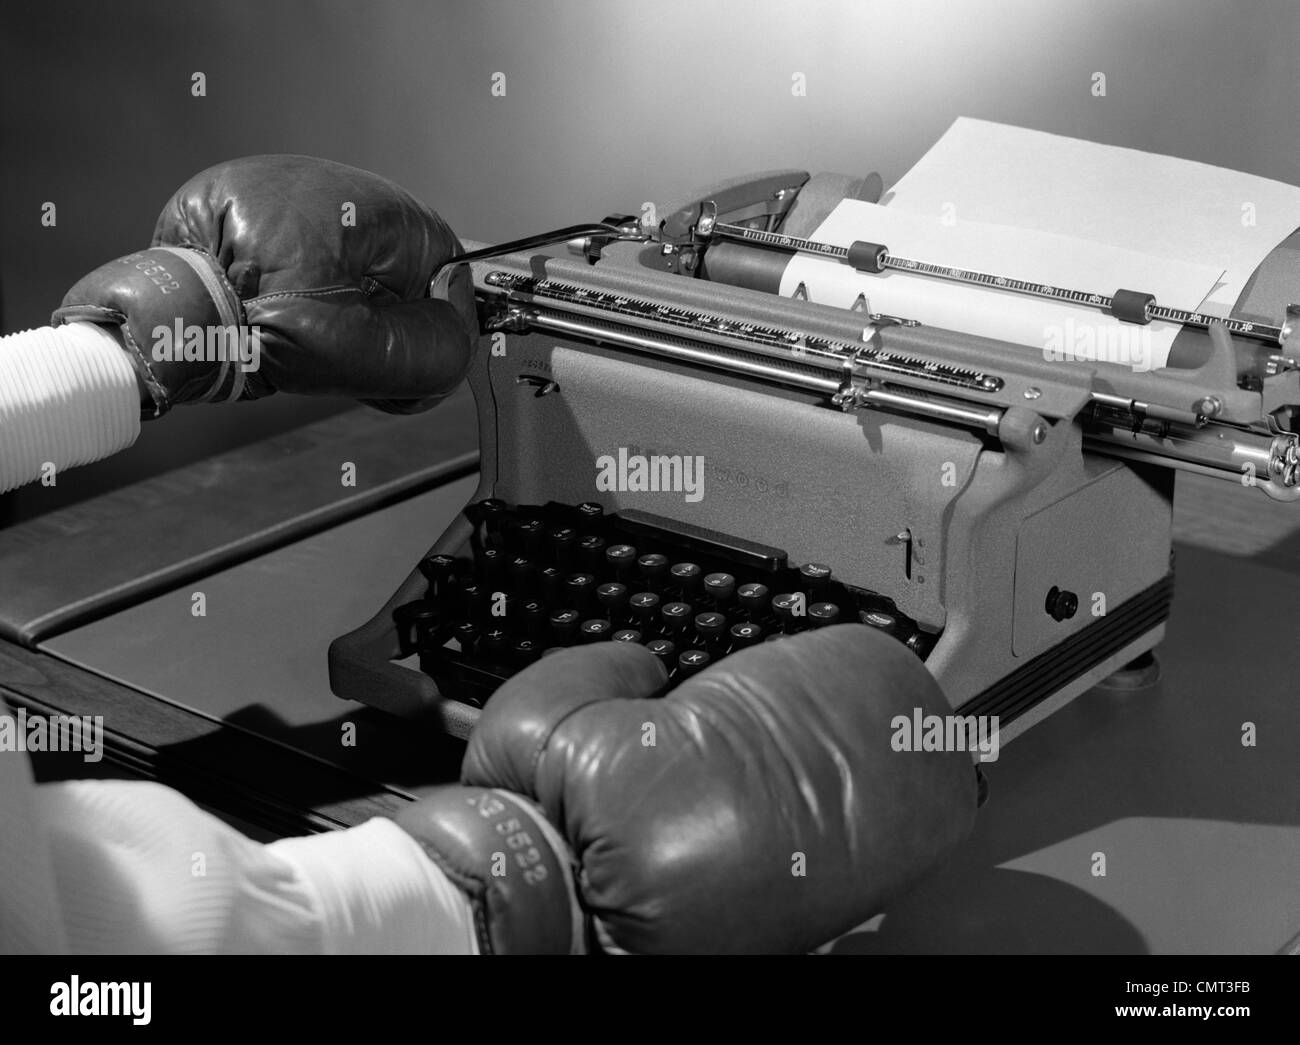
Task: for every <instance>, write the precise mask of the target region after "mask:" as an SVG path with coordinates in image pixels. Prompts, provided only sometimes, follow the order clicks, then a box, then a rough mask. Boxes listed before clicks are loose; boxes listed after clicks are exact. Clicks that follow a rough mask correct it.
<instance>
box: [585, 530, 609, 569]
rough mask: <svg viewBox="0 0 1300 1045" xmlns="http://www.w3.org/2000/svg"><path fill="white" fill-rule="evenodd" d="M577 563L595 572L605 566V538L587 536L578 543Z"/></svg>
mask: <svg viewBox="0 0 1300 1045" xmlns="http://www.w3.org/2000/svg"><path fill="white" fill-rule="evenodd" d="M578 563H579V565H581V566H582V568H583V569H584V570H590V571H591V572H593V573H594V572H595V571H596V570H599V569H601V568H602V567H604V565H605V538H604V537H597V536H595V535H588V536H586V537H584V538H582V540H580V541H579V542H578Z"/></svg>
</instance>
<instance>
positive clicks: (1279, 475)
mask: <svg viewBox="0 0 1300 1045" xmlns="http://www.w3.org/2000/svg"><path fill="white" fill-rule="evenodd" d="M880 189H881V183H880V179H879V178H878V177H877V176H876V175H869V176H867V177H865V178H853V177H848V176H841V175H833V174H818V175H816V176H811V177H810V176H809V175H808V174H807V173H805V172H799V171H780V172H772V173H765V174H761V175H755V176H753V177H750V178H744V179H738V180H735V181H732V182H728V183H725V184H723V185H720V186H716V187H714V188H713V189H712V190H710V191H708V192H705V193H700V194H696V195H695V196H693V197H692V198H690V199H689V200H687V201H684V202H682V203H681V204H680V205H678V206H675V207H673V208H671V212H670V214H669V216H668V217H667V218H666V219H665V220H663V221H662V222H659V223H658V224H657V226H655V227H653V228H647V227H644V226H643V225H642V223H641V222H639V221H638V220H636V219H635V218H632V217H629V216H622V215H614V216H612V217H610V218H608V219H606V220H605V221H604V222H601V223H596V224H593V225H590V226H575V227H572V228H570V229H566V230H560V232H558V233H556V234H552V235H550V236H546V237H537V238H535V239H532V240H522V241H516V242H515V243H512V244H505V245H502V246H501V247H497V248H491V249H483V250H478V251H474V252H471V254H470V255H467V256H466V259H465V260H470V261H472V271H473V274H474V284H475V288H476V294H477V299H478V306H479V317H480V321H481V325H482V329H483V338H482V340H481V342H480V345H479V349H478V351H477V352H476V354H475V357H474V361H473V363H472V364H471V366H472V369H471V372H470V382H471V385H472V388H473V391H474V395H475V398H476V402H477V406H478V416H479V437H480V447H481V472H480V482H479V488H478V491H477V493H476V494H475V497H474V499H473V501H472V503H471V504H469V505H468V506H467V507H466V508H465V510H464V511H463V512H462V513H461V514H460V515H459V516H458V517H457V519H456V520H455V522H454V523H453V524H452V525H451V526H450V528H449V529H448V530H447V532H446V533H444V534H443V535H442V536H441V537H440V538H438V540H437V541H436V542H435V543H434V544H433V547H432V548H431V550H430V552H429V554H428V556H427V557H426V558H424V559H423V560H422V561H421V562H420V563H419V564H418V566H417V567H416V568H415V569H413V570H412V572H411V574H410V576H409V577H408V579H407V580H406V582H405V583H403V584H402V585H401V587H400V588H399V589H398V591H397V592H396V593H395V594H394V595H393V597H392V598H391V599H390V600H389V601H388V603H387V604H386V605H385V606H384V607H383V608H382V609H381V610H380V611H379V612H378V614H377V615H376V616H375V617H374V618H373V619H372V620H371V621H370V622H369V623H367V624H365V625H363V626H362V627H360V628H358V629H357V630H356V631H354V632H352V633H350V634H348V635H345V636H343V637H341V638H339V639H337V640H336V641H335V642H334V643H333V644H332V646H331V648H330V673H331V684H332V688H333V689H334V691H335V693H337V694H338V695H339V696H341V697H345V698H350V699H354V700H358V701H362V702H364V703H366V704H369V705H373V706H375V707H378V708H383V709H386V710H388V711H391V712H394V713H396V714H399V715H406V716H433V717H435V718H436V719H437V720H438V721H439V722H440V723H441V725H442V726H443V728H445V729H446V730H448V731H450V732H452V733H454V734H456V735H459V736H462V737H463V736H466V735H468V733H469V731H470V730H471V729H472V728H473V725H474V722H475V721H476V719H477V716H478V713H479V709H480V708H482V707H483V705H484V704H485V703H486V702H487V701H489V700H490V699H491V696H492V693H493V691H494V690H495V688H496V687H497V686H499V685H500V684H501V683H502V682H503V681H504V680H505V679H507V678H508V677H510V676H511V675H512V674H514V673H515V672H518V671H520V670H522V669H523V668H525V667H526V666H527V665H529V664H530V663H533V662H534V661H536V660H537V659H539V658H540V657H543V656H546V655H548V653H549V651H551V650H554V649H560V648H565V647H568V646H572V645H577V644H582V643H589V642H607V641H608V642H634V643H641V644H643V645H645V646H646V647H647V649H649V650H650V651H651V653H653V654H654V655H656V656H658V657H660V658H661V659H662V660H663V663H664V666H665V667H666V668H667V669H668V672H669V684H670V685H672V684H675V683H677V682H679V681H681V680H682V679H684V678H688V677H690V676H691V675H693V674H695V673H696V672H698V671H701V670H703V669H704V668H706V667H707V666H708V665H709V664H712V663H716V662H717V661H718V660H720V659H722V658H725V657H726V656H728V655H730V654H731V653H733V652H735V651H737V650H739V649H743V648H747V647H750V646H753V645H754V644H756V643H759V642H766V641H774V640H777V641H779V640H780V639H781V638H782V637H783V636H786V635H790V634H794V633H797V632H799V631H802V630H804V629H807V628H815V627H823V626H828V625H831V624H834V623H837V622H846V621H847V622H855V623H862V624H865V625H867V626H870V627H874V628H878V629H880V630H881V631H884V632H886V633H887V634H889V635H891V636H892V637H894V638H895V639H896V640H897V641H898V642H900V643H902V644H903V645H904V646H906V648H907V649H909V650H911V651H912V652H913V653H914V654H915V655H916V656H917V657H919V658H921V659H923V660H924V662H925V664H926V666H927V668H928V669H929V670H930V671H931V673H932V674H933V675H934V676H935V678H936V679H937V680H938V682H939V683H940V685H941V686H942V688H943V691H944V693H945V694H946V696H947V697H948V699H949V701H950V702H951V705H952V707H953V708H954V709H957V710H958V711H960V712H961V713H962V714H968V715H996V716H998V718H999V721H1000V727H1001V731H1002V737H1003V739H1004V740H1009V739H1011V738H1012V737H1014V736H1015V735H1016V734H1017V733H1018V732H1020V731H1022V730H1023V729H1024V728H1026V727H1027V726H1028V725H1030V724H1032V723H1033V722H1035V721H1037V720H1039V719H1041V718H1042V717H1043V716H1045V715H1047V714H1049V713H1050V712H1052V711H1054V710H1056V709H1057V708H1059V707H1060V706H1062V705H1063V704H1064V703H1066V702H1067V701H1068V700H1070V699H1072V698H1073V697H1075V696H1077V695H1078V694H1080V693H1082V692H1084V691H1085V690H1087V689H1088V688H1090V687H1092V686H1093V685H1095V684H1096V683H1097V682H1099V681H1100V680H1102V679H1104V678H1106V677H1107V676H1108V675H1111V674H1112V673H1114V672H1116V671H1118V670H1120V669H1121V668H1123V667H1124V666H1125V665H1129V664H1131V663H1133V662H1136V661H1139V659H1140V658H1143V657H1144V656H1145V655H1147V654H1148V653H1149V651H1150V650H1152V649H1153V647H1155V646H1156V645H1157V644H1158V643H1159V642H1160V640H1161V638H1162V637H1163V634H1164V624H1165V621H1166V619H1167V617H1168V614H1169V608H1170V600H1171V597H1172V593H1173V570H1172V553H1171V538H1170V520H1171V512H1172V499H1173V489H1174V472H1173V471H1172V469H1173V468H1182V469H1188V470H1192V471H1197V472H1202V473H1207V474H1212V475H1217V476H1220V477H1223V478H1225V479H1228V480H1231V481H1234V482H1239V483H1242V484H1243V486H1244V485H1250V486H1254V487H1256V489H1257V491H1260V492H1262V493H1263V494H1266V495H1268V496H1271V497H1274V498H1278V499H1284V500H1289V499H1292V498H1294V497H1296V496H1297V494H1298V493H1300V487H1297V480H1298V479H1300V450H1298V444H1297V436H1296V434H1295V432H1294V430H1295V424H1294V406H1295V404H1297V403H1300V394H1297V393H1300V383H1298V382H1300V378H1298V377H1297V370H1296V362H1295V361H1294V360H1293V359H1292V358H1291V356H1290V354H1289V353H1290V352H1291V351H1292V350H1294V348H1295V346H1296V342H1297V340H1300V339H1291V338H1292V332H1293V330H1294V328H1295V326H1296V325H1297V322H1298V321H1300V318H1298V317H1300V311H1298V310H1297V309H1296V308H1295V306H1291V307H1290V308H1288V309H1286V310H1284V312H1283V314H1282V315H1281V316H1280V317H1279V315H1278V314H1277V305H1276V303H1275V302H1266V301H1264V300H1263V297H1262V293H1261V292H1258V291H1257V290H1256V288H1257V287H1258V286H1262V284H1263V282H1265V281H1258V280H1252V283H1251V285H1249V286H1248V287H1247V289H1246V291H1245V292H1244V293H1243V294H1242V297H1241V299H1240V300H1239V301H1238V303H1237V307H1236V308H1235V309H1234V310H1233V312H1232V317H1231V318H1229V319H1224V320H1220V321H1215V320H1213V319H1212V317H1209V316H1201V315H1196V314H1189V313H1176V312H1175V310H1170V309H1165V308H1162V307H1161V306H1160V305H1159V303H1157V302H1154V301H1152V300H1151V299H1150V298H1149V296H1144V295H1142V294H1141V293H1140V292H1139V290H1140V288H1139V290H1120V291H1117V292H1115V293H1114V294H1113V295H1112V296H1111V297H1106V298H1096V296H1095V295H1094V298H1095V300H1096V301H1097V302H1098V305H1099V307H1100V308H1101V309H1103V310H1104V311H1109V312H1110V313H1111V314H1112V315H1116V316H1119V317H1120V318H1121V319H1125V320H1128V321H1132V322H1137V323H1142V322H1147V321H1149V320H1150V319H1152V318H1160V319H1166V320H1173V321H1176V322H1180V323H1181V324H1182V325H1183V328H1182V330H1181V332H1180V333H1179V334H1178V337H1177V340H1176V341H1175V343H1174V348H1173V351H1172V354H1171V357H1170V363H1169V366H1168V367H1166V368H1163V369H1160V370H1154V371H1149V372H1135V371H1134V370H1132V369H1130V368H1128V367H1123V366H1116V365H1113V364H1108V363H1094V362H1089V363H1087V364H1075V363H1061V362H1048V361H1045V360H1044V359H1043V357H1042V353H1041V352H1037V353H1036V352H1033V351H1026V348H1025V347H1024V346H1021V345H1016V344H1010V343H1007V342H1003V341H997V340H990V339H986V338H979V337H973V336H970V335H967V334H962V333H958V332H955V331H950V330H944V329H938V328H934V327H928V326H924V325H920V324H917V323H915V322H912V321H910V320H908V319H907V317H892V316H882V315H877V314H873V313H871V312H869V311H858V310H849V309H837V308H829V307H826V306H822V305H818V304H816V303H813V302H809V301H805V300H798V299H797V298H791V297H783V296H781V295H780V294H779V293H778V292H777V291H778V288H779V286H780V283H781V275H782V272H783V270H784V267H785V266H786V265H787V264H788V263H789V261H790V259H791V258H792V257H793V256H795V255H796V254H797V253H800V252H809V253H817V254H820V255H822V256H830V257H835V258H837V259H838V260H839V261H841V262H842V263H844V264H848V265H853V266H854V267H855V268H859V269H862V270H865V271H881V270H883V269H885V268H887V267H888V266H889V265H891V264H894V265H898V264H899V263H900V262H899V259H895V258H893V257H892V256H891V255H890V254H889V252H888V246H887V245H881V244H867V243H855V244H853V245H852V246H850V247H849V248H833V247H830V246H828V245H825V244H819V243H817V242H815V241H814V240H812V239H810V238H809V237H810V236H811V234H812V232H813V230H815V229H816V228H817V227H818V226H819V225H820V223H821V222H822V220H823V219H824V218H825V216H826V215H827V214H828V213H829V212H830V210H831V209H832V208H833V207H834V206H835V205H836V204H837V203H838V202H839V201H840V200H841V199H844V198H855V199H864V200H867V201H870V202H874V201H875V200H876V199H877V198H878V197H879V195H880ZM556 240H564V241H565V242H566V243H567V246H568V248H569V250H570V252H571V253H576V254H578V255H579V256H578V257H569V256H563V255H562V254H561V255H560V256H556V252H555V251H551V250H548V249H547V247H548V244H551V243H552V242H553V241H556ZM1298 251H1300V242H1298V241H1297V239H1296V237H1292V239H1291V240H1289V241H1287V242H1286V243H1284V244H1282V245H1281V246H1279V248H1278V249H1277V250H1275V251H1274V253H1273V255H1271V256H1270V257H1269V258H1268V259H1267V260H1266V262H1265V264H1264V266H1261V272H1262V271H1264V270H1265V269H1269V268H1270V267H1274V268H1276V267H1279V266H1286V265H1288V264H1293V263H1294V262H1295V260H1296V259H1297V258H1300V253H1298ZM913 264H914V263H913ZM936 275H937V277H938V278H961V277H972V276H973V275H978V274H969V273H964V274H959V273H953V272H939V273H936ZM1257 276H1258V273H1257ZM1023 289H1024V290H1025V291H1026V292H1030V293H1037V294H1040V295H1046V294H1050V293H1052V292H1056V293H1060V294H1062V295H1064V294H1069V293H1073V291H1071V290H1070V289H1069V288H1050V287H1040V286H1032V287H1025V288H1023ZM1279 318H1280V321H1279ZM1271 324H1276V325H1271ZM1288 339H1291V340H1290V341H1288ZM632 458H641V459H644V460H645V461H658V462H661V463H662V462H665V461H666V462H669V463H672V462H685V461H687V460H688V459H697V458H703V462H704V472H703V490H702V496H701V497H699V498H696V499H691V498H689V497H687V496H685V495H683V494H682V493H681V492H678V491H674V490H664V489H647V488H642V487H645V486H647V485H648V484H646V483H645V482H642V483H640V484H638V483H636V482H626V483H622V484H619V487H620V488H615V489H609V488H604V489H602V485H604V486H605V487H609V485H610V484H608V483H605V484H601V483H600V482H599V477H600V474H601V470H600V468H599V467H598V465H597V462H598V461H599V460H604V461H605V462H606V464H608V463H609V462H610V461H618V462H625V461H627V460H629V459H632ZM1243 475H1249V476H1250V481H1249V483H1248V484H1247V483H1245V482H1243ZM660 485H662V484H660ZM669 485H671V484H669ZM1260 492H1249V491H1248V492H1244V493H1243V496H1259V495H1260Z"/></svg>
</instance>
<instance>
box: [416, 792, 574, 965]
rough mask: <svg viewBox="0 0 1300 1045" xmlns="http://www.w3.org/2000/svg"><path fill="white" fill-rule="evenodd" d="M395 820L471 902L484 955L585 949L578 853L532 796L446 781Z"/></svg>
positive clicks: (572, 951) (476, 934)
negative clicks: (576, 874) (576, 873)
mask: <svg viewBox="0 0 1300 1045" xmlns="http://www.w3.org/2000/svg"><path fill="white" fill-rule="evenodd" d="M394 821H395V822H396V824H397V826H398V827H400V828H402V829H403V830H404V831H406V833H407V834H409V835H411V837H413V838H414V839H415V840H416V842H418V843H419V845H420V847H421V848H422V849H423V850H424V853H425V855H426V856H428V857H429V859H430V860H432V861H433V862H434V864H436V865H437V867H438V868H439V869H440V870H441V871H442V873H443V874H444V875H445V876H446V877H447V879H448V881H450V882H451V883H452V885H454V886H456V887H457V888H458V889H460V891H461V892H462V893H463V894H464V895H465V897H466V899H467V900H468V901H469V904H470V907H471V909H472V910H473V920H474V930H475V936H476V938H477V942H478V949H479V953H480V954H580V953H582V952H583V951H584V950H585V932H584V920H583V915H582V910H581V908H580V906H579V905H578V900H577V895H576V893H575V891H574V873H573V867H572V860H573V856H572V854H571V853H570V852H569V850H568V847H567V846H566V845H565V843H564V841H563V839H561V838H560V836H559V835H558V833H557V832H556V830H555V828H554V827H552V826H551V825H550V824H548V823H547V821H546V818H545V817H544V816H542V814H541V811H540V810H538V809H537V807H536V806H534V805H533V804H532V803H530V802H527V801H525V800H524V799H523V798H521V797H520V796H519V795H512V794H510V793H509V792H507V791H501V790H497V789H489V788H481V787H472V788H471V787H455V786H449V787H439V788H437V789H435V790H434V791H432V792H431V793H430V794H429V795H427V796H426V797H424V798H421V799H420V800H419V801H417V802H413V803H411V804H410V805H409V806H406V807H404V808H403V809H402V810H401V811H400V812H399V813H398V814H397V816H396V817H394Z"/></svg>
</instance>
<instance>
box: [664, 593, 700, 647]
mask: <svg viewBox="0 0 1300 1045" xmlns="http://www.w3.org/2000/svg"><path fill="white" fill-rule="evenodd" d="M694 612H695V610H694V608H693V607H692V606H691V605H690V603H687V602H668V603H664V605H663V607H662V608H661V609H660V610H659V618H660V620H661V621H663V625H664V627H665V628H666V629H667V630H668V632H669V634H671V635H672V636H673V637H674V638H675V637H677V636H679V635H681V633H682V632H684V631H685V630H686V625H688V624H689V623H690V622H691V616H692V615H693V614H694Z"/></svg>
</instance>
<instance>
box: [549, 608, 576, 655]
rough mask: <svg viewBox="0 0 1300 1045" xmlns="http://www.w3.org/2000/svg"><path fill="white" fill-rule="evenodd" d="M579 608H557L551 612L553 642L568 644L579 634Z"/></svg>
mask: <svg viewBox="0 0 1300 1045" xmlns="http://www.w3.org/2000/svg"><path fill="white" fill-rule="evenodd" d="M579 620H581V617H579V615H578V611H577V610H556V611H555V612H554V613H552V614H551V644H552V645H555V646H568V645H570V644H571V643H572V642H573V640H574V638H575V637H576V636H577V634H578V621H579Z"/></svg>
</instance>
